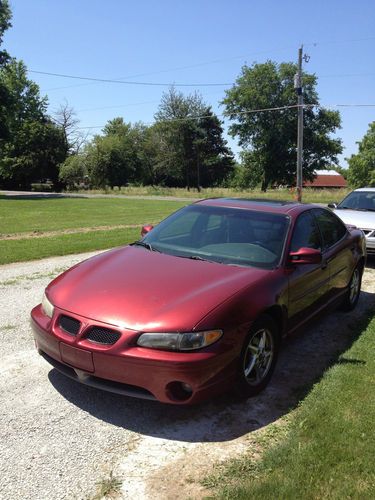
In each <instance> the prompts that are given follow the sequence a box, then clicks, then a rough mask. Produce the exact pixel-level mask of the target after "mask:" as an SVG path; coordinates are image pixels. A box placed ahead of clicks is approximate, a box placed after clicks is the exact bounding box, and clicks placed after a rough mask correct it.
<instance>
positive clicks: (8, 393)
mask: <svg viewBox="0 0 375 500" xmlns="http://www.w3.org/2000/svg"><path fill="white" fill-rule="evenodd" d="M89 255H92V254H83V255H77V256H68V257H57V258H50V259H45V260H41V261H37V262H29V263H21V264H11V265H6V266H1V267H0V297H1V304H2V307H1V310H0V342H1V353H2V356H1V361H0V373H1V379H0V401H1V405H0V432H1V455H0V498H1V499H9V498H11V499H49V500H53V499H75V498H77V499H78V498H79V499H88V498H93V496H94V495H95V493H96V490H97V483H98V482H100V481H101V480H103V479H105V478H108V477H109V475H110V473H111V472H113V475H114V476H115V477H117V478H119V479H120V481H121V482H122V497H123V498H134V497H138V498H141V499H142V498H146V499H147V498H153V499H169V498H170V499H172V498H173V499H174V498H177V497H178V498H201V497H202V496H203V495H204V494H205V492H204V490H203V487H201V486H200V483H199V478H202V476H203V475H204V474H205V473H206V472H207V471H208V470H209V468H210V465H211V464H213V463H216V462H217V461H221V460H224V459H225V458H227V457H230V456H233V455H238V454H239V453H241V452H242V451H243V450H245V449H246V447H247V446H248V438H249V436H250V435H251V433H255V432H259V430H260V429H262V427H264V426H265V425H267V424H269V423H271V422H275V421H277V420H278V419H279V418H280V417H281V416H283V415H284V414H285V413H287V412H288V411H289V410H290V408H291V407H293V406H294V405H295V404H297V403H298V401H299V398H301V397H302V396H303V394H305V392H306V391H307V390H309V388H310V387H311V386H312V384H313V383H314V382H316V380H318V379H319V377H321V375H322V374H323V372H324V370H325V369H326V368H327V367H328V366H329V365H330V364H331V363H332V362H334V360H335V359H337V356H338V355H339V354H340V353H342V352H344V351H345V350H346V349H347V348H348V347H349V346H350V345H351V343H352V341H353V335H351V330H352V329H353V326H355V325H356V323H357V322H358V320H359V319H360V318H361V317H362V316H364V315H365V314H366V313H367V311H369V310H370V309H372V310H374V307H375V269H374V268H373V267H372V268H371V267H368V268H367V269H366V272H365V276H364V283H363V293H362V294H361V298H360V302H359V305H358V307H357V309H356V310H355V312H354V313H351V314H344V313H341V312H336V313H334V314H331V315H329V316H325V317H324V318H322V319H321V321H319V322H317V323H316V324H315V326H313V327H310V328H309V329H308V330H306V331H305V332H303V333H302V334H300V335H298V336H296V337H294V338H292V339H290V340H288V341H287V342H285V344H284V347H283V348H282V352H281V355H280V360H279V364H278V367H277V369H276V371H275V374H274V378H273V382H272V383H271V385H270V386H269V388H268V389H267V390H266V391H265V392H263V393H262V394H261V395H260V396H258V397H256V398H253V399H250V400H248V401H247V402H242V403H239V402H236V401H233V400H231V399H230V397H229V396H226V397H222V398H221V399H218V400H216V401H213V402H209V403H206V404H203V405H201V406H198V407H193V408H180V407H173V406H164V405H161V404H159V403H157V402H151V401H143V400H137V399H131V398H126V397H120V396H117V395H112V394H109V393H103V392H100V391H96V390H94V389H91V388H89V387H85V386H82V385H80V384H78V383H76V382H74V381H72V380H70V379H67V378H65V377H64V376H62V375H60V374H59V373H58V372H57V371H56V370H54V369H52V368H51V367H50V366H49V365H48V364H47V363H46V362H45V361H44V360H43V359H42V358H41V357H40V356H38V355H37V353H36V351H35V348H34V343H33V340H32V336H31V330H30V326H29V313H30V309H31V308H32V307H33V306H34V305H35V304H36V303H38V302H39V301H40V299H41V296H42V292H43V289H44V287H45V286H46V285H47V283H48V282H49V281H50V280H51V279H52V278H53V277H54V276H55V275H56V274H58V273H60V272H61V271H62V270H63V269H65V268H67V267H70V266H71V265H73V264H75V263H76V262H78V261H80V260H82V259H83V258H86V257H87V256H89ZM198 471H200V473H199V474H198V475H197V472H198Z"/></svg>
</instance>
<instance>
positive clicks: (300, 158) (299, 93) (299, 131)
mask: <svg viewBox="0 0 375 500" xmlns="http://www.w3.org/2000/svg"><path fill="white" fill-rule="evenodd" d="M302 51H303V45H301V47H300V48H299V49H298V70H297V73H296V75H295V77H294V88H295V89H296V92H297V99H298V108H297V109H298V126H297V200H298V202H301V201H302V184H303V176H302V161H303V93H302Z"/></svg>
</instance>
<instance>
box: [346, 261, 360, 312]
mask: <svg viewBox="0 0 375 500" xmlns="http://www.w3.org/2000/svg"><path fill="white" fill-rule="evenodd" d="M361 283H362V266H361V265H360V264H359V265H358V266H357V267H356V268H355V269H354V271H353V274H352V277H351V278H350V282H349V285H348V290H347V292H346V296H345V299H344V301H343V303H342V309H343V310H344V311H351V310H352V309H354V308H355V306H356V305H357V302H358V299H359V295H360V293H361Z"/></svg>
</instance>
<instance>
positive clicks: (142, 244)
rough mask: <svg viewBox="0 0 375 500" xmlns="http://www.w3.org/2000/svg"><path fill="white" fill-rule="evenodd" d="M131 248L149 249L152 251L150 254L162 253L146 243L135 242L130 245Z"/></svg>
mask: <svg viewBox="0 0 375 500" xmlns="http://www.w3.org/2000/svg"><path fill="white" fill-rule="evenodd" d="M130 246H131V247H132V246H138V247H143V248H147V250H150V252H160V250H158V249H157V248H155V247H153V246H151V245H150V243H146V242H144V241H135V242H134V243H130Z"/></svg>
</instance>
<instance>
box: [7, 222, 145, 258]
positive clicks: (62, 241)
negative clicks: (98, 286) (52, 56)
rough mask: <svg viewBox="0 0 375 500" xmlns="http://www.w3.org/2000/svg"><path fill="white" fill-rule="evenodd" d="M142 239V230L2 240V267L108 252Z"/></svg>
mask: <svg viewBox="0 0 375 500" xmlns="http://www.w3.org/2000/svg"><path fill="white" fill-rule="evenodd" d="M139 238H140V229H139V228H134V229H128V228H126V229H112V230H109V231H90V232H88V233H77V234H61V235H58V236H51V237H46V238H30V239H19V240H3V241H0V264H9V263H11V262H24V261H27V260H36V259H43V258H44V257H50V256H52V255H68V254H73V253H81V252H90V251H91V250H105V249H107V248H112V247H116V246H120V245H125V244H127V243H130V242H132V241H135V240H137V239H139Z"/></svg>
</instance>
